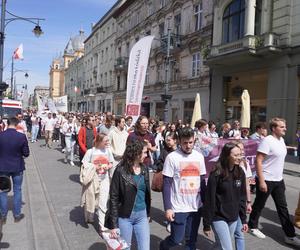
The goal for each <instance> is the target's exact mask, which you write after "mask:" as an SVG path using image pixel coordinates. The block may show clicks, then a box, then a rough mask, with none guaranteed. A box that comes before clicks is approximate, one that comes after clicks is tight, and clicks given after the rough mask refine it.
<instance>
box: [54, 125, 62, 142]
mask: <svg viewBox="0 0 300 250" xmlns="http://www.w3.org/2000/svg"><path fill="white" fill-rule="evenodd" d="M59 134H60V132H59V128H54V131H53V140H55V141H58V140H59Z"/></svg>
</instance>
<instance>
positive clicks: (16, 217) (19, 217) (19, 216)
mask: <svg viewBox="0 0 300 250" xmlns="http://www.w3.org/2000/svg"><path fill="white" fill-rule="evenodd" d="M24 217H25V215H24V214H20V215H18V216H15V223H17V222H19V221H21V220H22V219H24Z"/></svg>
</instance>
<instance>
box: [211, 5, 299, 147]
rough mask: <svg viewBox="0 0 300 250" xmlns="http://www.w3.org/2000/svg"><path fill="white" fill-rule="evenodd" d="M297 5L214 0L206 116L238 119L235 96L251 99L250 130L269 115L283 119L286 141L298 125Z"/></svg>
mask: <svg viewBox="0 0 300 250" xmlns="http://www.w3.org/2000/svg"><path fill="white" fill-rule="evenodd" d="M299 13H300V2H298V1H290V0H281V1H273V0H248V1H245V0H216V1H214V29H213V30H214V32H213V44H212V47H211V50H210V54H209V57H208V60H207V64H208V65H209V67H210V69H211V72H212V84H211V99H210V106H211V109H210V117H211V119H213V120H215V121H218V122H219V123H220V124H221V123H222V122H224V121H229V122H231V121H233V120H234V119H239V117H240V110H241V102H240V96H241V93H242V91H243V90H244V89H247V90H248V91H249V94H250V98H251V123H252V127H253V126H254V124H255V123H256V122H258V121H268V120H269V119H270V118H272V117H275V116H276V117H283V118H285V119H286V120H287V126H288V131H287V136H286V139H287V141H288V142H290V143H292V142H294V140H295V131H296V129H297V127H299V120H300V119H299V118H300V113H299V103H300V102H299V96H300V95H299V75H300V54H299V45H300V33H299V31H300V27H299V25H298V23H299V22H300V14H299Z"/></svg>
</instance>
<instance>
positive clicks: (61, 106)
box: [53, 95, 68, 113]
mask: <svg viewBox="0 0 300 250" xmlns="http://www.w3.org/2000/svg"><path fill="white" fill-rule="evenodd" d="M53 101H54V104H55V107H56V109H57V111H58V112H63V113H66V112H68V96H67V95H64V96H60V97H53Z"/></svg>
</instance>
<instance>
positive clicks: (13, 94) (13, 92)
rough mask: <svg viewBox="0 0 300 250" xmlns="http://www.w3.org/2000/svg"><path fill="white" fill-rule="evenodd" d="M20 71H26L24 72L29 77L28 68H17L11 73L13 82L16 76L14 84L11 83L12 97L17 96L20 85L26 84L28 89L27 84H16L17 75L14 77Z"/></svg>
mask: <svg viewBox="0 0 300 250" xmlns="http://www.w3.org/2000/svg"><path fill="white" fill-rule="evenodd" d="M18 72H23V73H25V74H24V77H25V78H28V77H29V75H28V73H27V72H28V70H21V69H17V70H15V71H14V72H13V73H12V75H11V79H10V80H11V82H12V81H13V78H14V84H13V85H11V86H13V89H12V90H11V93H12V96H11V98H12V99H16V98H17V86H20V85H22V86H25V85H26V89H27V84H16V76H15V77H13V76H14V75H15V74H16V73H18Z"/></svg>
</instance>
